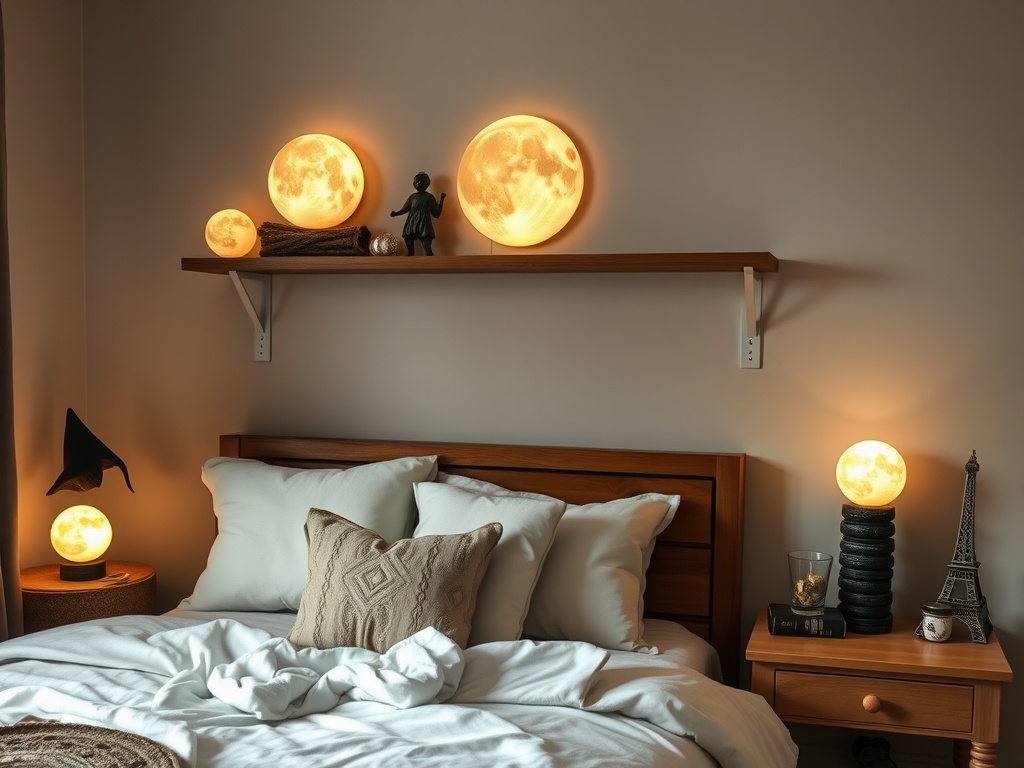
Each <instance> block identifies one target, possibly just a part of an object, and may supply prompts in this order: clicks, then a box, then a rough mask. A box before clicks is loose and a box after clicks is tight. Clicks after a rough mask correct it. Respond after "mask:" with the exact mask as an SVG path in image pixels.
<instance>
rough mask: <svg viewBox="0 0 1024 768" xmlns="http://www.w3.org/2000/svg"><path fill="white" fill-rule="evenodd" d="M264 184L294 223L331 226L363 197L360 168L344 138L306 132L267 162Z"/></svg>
mask: <svg viewBox="0 0 1024 768" xmlns="http://www.w3.org/2000/svg"><path fill="white" fill-rule="evenodd" d="M267 187H268V189H269V190H270V199H271V201H272V202H273V203H274V207H275V208H277V210H278V213H280V214H281V215H282V216H284V217H285V218H286V219H287V220H288V221H289V222H291V223H292V224H294V225H295V226H297V227H306V228H307V229H323V228H325V227H333V226H336V225H338V224H341V223H342V222H343V221H345V219H347V218H348V217H349V216H351V215H352V213H353V212H354V211H355V210H356V207H357V206H358V205H359V201H360V200H362V199H363V166H362V165H360V163H359V158H358V157H356V153H355V152H353V151H352V150H351V149H350V148H349V146H348V145H347V144H345V142H343V141H341V140H340V139H336V138H334V137H333V136H326V135H324V134H322V133H309V134H306V135H304V136H298V137H297V138H294V139H292V140H291V141H289V142H288V143H287V144H285V145H284V146H283V147H281V149H280V151H279V152H278V153H277V155H276V156H275V157H274V161H273V162H272V163H271V164H270V173H269V175H268V176H267Z"/></svg>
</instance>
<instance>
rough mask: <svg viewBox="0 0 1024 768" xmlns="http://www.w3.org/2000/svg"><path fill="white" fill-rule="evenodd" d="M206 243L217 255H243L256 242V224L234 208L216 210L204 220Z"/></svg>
mask: <svg viewBox="0 0 1024 768" xmlns="http://www.w3.org/2000/svg"><path fill="white" fill-rule="evenodd" d="M206 244H207V245H208V246H210V250H211V251H213V252H214V253H216V254H217V255H218V256H230V257H235V256H245V254H247V253H248V252H249V251H251V250H252V247H253V246H254V245H255V244H256V225H254V224H253V223H252V219H250V218H249V217H248V216H246V215H245V214H244V213H242V212H241V211H238V210H235V209H234V208H225V209H224V210H223V211H217V212H216V213H215V214H213V216H211V217H210V220H209V221H208V222H206Z"/></svg>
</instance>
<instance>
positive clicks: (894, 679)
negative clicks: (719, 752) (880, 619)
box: [747, 611, 1013, 768]
mask: <svg viewBox="0 0 1024 768" xmlns="http://www.w3.org/2000/svg"><path fill="white" fill-rule="evenodd" d="M917 625H918V621H917V620H913V619H896V621H895V623H894V626H893V631H892V632H890V633H888V634H884V635H855V634H848V635H847V636H846V637H845V638H817V637H783V636H776V635H771V634H769V633H768V626H767V624H766V622H765V612H764V611H762V612H761V614H760V615H759V616H758V617H757V623H756V624H755V625H754V631H753V632H752V633H751V635H750V642H748V643H747V661H751V662H753V668H752V671H751V689H752V690H753V691H754V693H759V694H761V695H762V696H764V698H765V699H766V700H767V701H768V703H769V704H771V706H772V709H774V710H775V712H776V714H778V716H779V717H780V718H781V719H782V720H784V721H786V722H791V723H810V724H812V725H830V726H833V727H840V728H858V729H865V730H874V731H892V732H895V733H912V734H917V735H922V736H940V737H943V738H947V739H956V742H955V743H954V761H955V764H956V765H957V766H958V767H959V768H967V766H968V764H970V765H971V766H972V767H973V768H994V766H995V764H996V744H997V743H998V741H999V697H1000V693H1001V688H1002V684H1003V683H1008V682H1010V681H1011V680H1012V679H1013V671H1012V670H1011V669H1010V665H1009V664H1008V663H1007V661H1006V657H1005V656H1004V655H1003V649H1002V648H1001V647H1000V645H999V638H998V637H997V636H996V633H995V632H993V633H992V634H991V635H990V636H989V641H988V643H987V644H981V643H972V642H971V640H970V637H969V635H967V636H963V637H961V636H960V635H959V633H957V634H954V637H953V639H951V640H948V641H947V642H945V643H931V642H928V641H927V640H924V639H922V638H918V637H914V630H915V629H916V628H917ZM972 760H973V762H971V761H972Z"/></svg>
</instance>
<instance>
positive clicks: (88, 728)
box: [0, 722, 183, 768]
mask: <svg viewBox="0 0 1024 768" xmlns="http://www.w3.org/2000/svg"><path fill="white" fill-rule="evenodd" d="M0 765H2V766H4V768H8V766H10V767H11V768H38V766H43V765H46V766H54V767H55V768H57V767H58V766H59V767H60V768H183V764H182V763H181V761H180V760H178V757H177V755H175V754H174V753H173V752H171V751H170V750H169V749H167V747H165V746H163V745H161V744H157V743H156V742H155V741H152V740H150V739H147V738H145V737H143V736H137V735H135V734H134V733H127V732H125V731H115V730H112V729H110V728H100V727H99V726H95V725H80V724H77V723H50V722H28V723H18V724H16V725H5V726H0Z"/></svg>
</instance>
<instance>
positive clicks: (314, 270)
mask: <svg viewBox="0 0 1024 768" xmlns="http://www.w3.org/2000/svg"><path fill="white" fill-rule="evenodd" d="M744 267H752V268H753V269H754V270H755V271H757V272H778V271H779V260H778V259H777V258H776V257H775V256H773V255H772V254H771V253H769V252H767V251H749V252H730V253H636V254H630V253H602V254H512V255H481V256H262V257H261V256H256V257H243V258H220V257H205V258H183V259H182V260H181V268H182V270H184V271H186V272H205V273H209V274H219V275H226V274H229V273H230V272H251V273H263V274H280V275H287V274H339V275H341V274H349V275H357V274H389V273H392V274H413V273H438V274H444V273H448V274H453V273H456V274H486V273H493V274H514V273H521V274H528V273H569V272H579V273H586V272H592V273H594V272H742V271H743V268H744Z"/></svg>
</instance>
